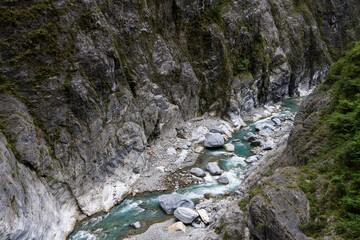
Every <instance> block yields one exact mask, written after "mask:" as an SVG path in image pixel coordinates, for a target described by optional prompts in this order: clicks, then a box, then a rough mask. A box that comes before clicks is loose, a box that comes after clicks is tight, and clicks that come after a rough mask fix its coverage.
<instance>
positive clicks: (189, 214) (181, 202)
mask: <svg viewBox="0 0 360 240" xmlns="http://www.w3.org/2000/svg"><path fill="white" fill-rule="evenodd" d="M158 201H159V203H160V206H161V208H162V209H163V210H164V211H165V212H166V214H174V216H175V217H176V218H177V219H178V220H179V222H176V223H174V224H173V225H171V226H169V227H168V231H169V232H172V231H183V232H185V230H186V226H185V225H184V224H191V225H192V226H193V227H194V228H205V226H206V225H207V224H209V223H210V217H209V215H208V213H207V211H206V210H204V209H194V203H193V202H192V201H191V200H190V199H188V198H186V197H183V196H181V195H179V194H166V195H162V196H160V197H159V198H158Z"/></svg>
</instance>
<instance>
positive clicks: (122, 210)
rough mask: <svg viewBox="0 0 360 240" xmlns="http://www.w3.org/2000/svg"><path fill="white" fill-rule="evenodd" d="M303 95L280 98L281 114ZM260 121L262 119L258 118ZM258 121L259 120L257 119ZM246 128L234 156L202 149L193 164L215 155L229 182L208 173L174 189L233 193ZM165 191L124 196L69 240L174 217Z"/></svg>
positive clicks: (246, 151) (116, 234)
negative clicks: (163, 198) (164, 203)
mask: <svg viewBox="0 0 360 240" xmlns="http://www.w3.org/2000/svg"><path fill="white" fill-rule="evenodd" d="M301 99H303V98H292V99H287V100H285V101H284V102H283V104H282V106H283V111H282V112H280V114H283V115H287V114H290V113H296V112H297V111H298V109H299V105H298V102H299V100H301ZM276 114H279V113H276ZM259 122H261V121H259ZM256 123H258V122H256ZM256 123H249V124H248V125H249V127H250V128H251V130H250V131H252V132H254V131H255V124H256ZM247 132H249V131H244V130H242V129H241V130H239V131H236V132H235V133H234V134H233V136H232V138H230V139H229V140H228V141H227V142H231V140H233V139H240V140H241V141H240V142H232V144H234V145H235V154H236V156H232V157H226V156H224V153H226V152H225V150H223V149H217V150H205V151H204V153H203V154H202V155H201V156H200V157H199V158H198V161H197V163H196V165H197V166H198V167H200V168H202V169H205V165H206V164H207V162H208V159H210V158H211V157H213V156H215V157H216V158H218V159H220V160H219V166H220V168H222V169H223V170H224V173H223V175H224V176H226V177H227V178H228V179H229V182H230V183H229V184H228V185H222V184H219V183H218V182H217V180H216V179H217V178H218V176H211V175H210V174H207V176H206V177H205V183H202V184H199V185H192V186H189V187H186V188H183V189H179V190H177V191H176V192H177V193H178V194H181V195H184V196H186V197H188V198H190V199H191V200H193V201H194V202H196V201H197V200H198V199H201V198H203V197H204V194H205V193H212V194H213V195H216V196H223V195H224V194H225V193H233V192H234V191H235V190H236V189H237V188H238V187H239V185H240V184H241V183H242V182H243V180H244V174H245V172H246V170H247V169H248V168H249V167H250V166H251V164H249V163H246V162H245V161H244V160H245V157H248V156H251V155H253V153H252V152H251V151H250V150H251V146H250V144H249V143H248V142H245V141H243V137H244V135H245V134H246V133H247ZM163 194H164V193H145V194H141V195H138V196H135V197H131V196H129V197H127V198H126V199H125V200H124V201H123V202H122V203H121V204H120V205H118V206H116V207H114V208H113V209H112V210H111V211H110V212H109V213H106V214H98V215H97V216H94V217H92V218H91V219H89V220H86V221H84V222H82V223H80V224H77V225H76V227H75V229H74V231H73V232H72V234H71V235H70V237H69V240H95V239H96V240H100V239H101V240H105V239H106V240H118V239H122V238H124V237H125V236H127V235H129V234H131V235H132V234H138V233H141V232H144V231H145V230H146V229H147V228H148V227H149V226H150V225H151V224H153V223H156V222H162V221H164V220H166V219H169V218H171V217H173V216H172V215H166V214H165V213H164V212H163V211H162V209H161V208H160V205H159V203H158V201H157V198H158V196H160V195H163ZM137 221H139V222H141V224H142V228H141V229H138V230H135V229H133V228H132V227H130V226H129V225H130V224H131V223H134V222H137Z"/></svg>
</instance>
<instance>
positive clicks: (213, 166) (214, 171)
mask: <svg viewBox="0 0 360 240" xmlns="http://www.w3.org/2000/svg"><path fill="white" fill-rule="evenodd" d="M206 170H208V171H209V173H210V174H211V175H221V174H222V172H223V171H222V170H221V169H220V167H219V166H218V165H217V163H216V162H210V163H208V164H207V165H206Z"/></svg>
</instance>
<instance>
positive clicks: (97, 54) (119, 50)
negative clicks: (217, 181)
mask: <svg viewBox="0 0 360 240" xmlns="http://www.w3.org/2000/svg"><path fill="white" fill-rule="evenodd" d="M219 4H220V5H219ZM299 4H302V3H299V1H289V0H280V1H279V0H254V1H247V0H239V1H230V2H227V1H210V0H205V1H199V0H194V1H173V0H164V1H158V0H155V1H153V2H151V3H144V4H142V3H139V2H137V1H128V0H119V1H108V0H98V1H95V0H79V1H65V0H57V1H7V2H6V4H3V5H2V9H1V13H2V16H3V18H2V20H3V22H4V24H2V25H3V28H2V32H1V33H2V34H1V47H0V58H1V63H2V64H1V71H0V120H1V121H0V122H1V124H0V125H1V132H2V133H3V135H4V137H5V140H6V144H5V143H4V147H3V151H2V152H6V153H8V154H7V155H2V156H1V157H2V158H1V162H2V164H4V166H7V167H6V169H7V170H3V172H2V173H4V174H1V175H0V176H1V180H2V182H12V183H14V184H11V185H7V186H6V190H1V191H3V192H1V194H0V195H1V206H10V207H9V209H7V210H4V211H1V213H0V214H1V216H0V219H4V220H3V223H4V225H2V226H4V227H3V229H1V230H0V238H5V239H6V238H11V239H12V238H17V237H18V236H22V238H24V239H32V238H34V239H53V238H58V239H64V238H65V236H66V235H67V234H68V233H69V232H70V231H71V227H72V226H73V225H74V223H75V221H77V220H80V219H82V218H83V217H85V216H86V215H87V216H89V215H91V214H94V213H96V212H99V211H106V210H109V209H110V208H111V207H112V206H114V205H115V204H117V203H119V202H121V200H122V199H123V198H124V196H125V195H126V193H127V192H128V191H129V189H130V186H131V185H132V183H134V182H135V181H136V180H137V178H138V177H139V174H142V173H144V172H145V171H147V168H148V167H149V164H150V163H151V161H155V160H154V159H152V156H153V155H152V154H147V152H149V150H150V149H148V148H150V147H151V146H152V145H153V144H154V143H156V142H157V141H160V139H166V137H169V136H177V135H178V136H179V137H182V138H184V137H186V136H187V133H184V132H182V131H181V130H179V131H178V132H177V131H176V130H175V128H176V127H178V126H179V125H180V124H181V123H183V122H184V121H186V120H189V119H191V118H194V117H196V116H198V115H201V114H203V113H205V112H211V113H212V114H215V115H218V116H220V115H222V116H223V117H224V118H226V119H227V120H229V121H230V122H231V123H232V124H233V125H234V126H237V127H240V126H243V125H245V124H244V123H243V122H242V119H241V117H240V115H241V114H242V115H245V114H246V113H248V112H249V111H251V110H252V109H253V108H254V107H258V106H263V105H264V104H266V103H269V102H278V101H281V100H282V99H284V97H287V96H289V95H291V96H292V95H303V94H305V93H307V92H308V91H309V90H311V89H313V88H314V87H315V86H316V85H317V84H318V83H319V82H320V81H321V79H322V77H323V76H324V74H325V73H326V72H327V69H328V66H329V63H330V62H331V61H332V59H331V58H333V57H336V56H337V55H340V54H341V52H339V51H336V50H334V49H344V47H343V46H346V44H347V43H348V42H350V41H354V40H358V39H359V36H360V30H359V27H358V26H357V25H356V24H354V23H356V21H357V18H358V16H359V15H360V13H359V11H360V10H359V9H360V7H359V1H354V0H334V1H316V2H312V1H307V3H304V4H305V5H306V6H303V5H299ZM309 4H310V5H311V6H307V5H309ZM222 9H223V10H222ZM207 10H209V11H207ZM209 13H210V15H209ZM211 14H213V15H211ZM324 33H325V34H324ZM179 36H180V37H179ZM265 59H266V61H265ZM5 140H3V141H4V142H5ZM149 146H150V147H149ZM170 153H174V152H173V151H172V152H170ZM4 169H5V168H4ZM10 169H11V170H10ZM17 169H18V171H17ZM14 172H15V173H16V174H12V173H14ZM17 172H18V173H19V174H17ZM18 175H21V177H18ZM19 178H20V179H19ZM30 183H31V184H30ZM25 185H26V186H28V187H29V188H26V187H23V186H25ZM30 185H31V187H30ZM24 189H28V191H25V190H24ZM38 193H40V194H42V196H43V197H39V195H38ZM14 196H15V197H14ZM25 199H26V201H25ZM41 199H44V200H43V201H46V202H47V203H46V204H45V203H43V201H42V200H41ZM22 200H23V201H22ZM32 203H36V204H32ZM46 206H48V208H47V207H46ZM51 206H53V207H51ZM54 208H55V209H54ZM19 209H21V210H19ZM50 212H51V213H50ZM16 213H18V214H19V215H21V216H27V217H17V214H16ZM59 219H60V220H59ZM33 225H35V226H38V228H36V230H34V229H35V228H33V227H31V226H33ZM2 226H1V227H2ZM10 226H11V227H10Z"/></svg>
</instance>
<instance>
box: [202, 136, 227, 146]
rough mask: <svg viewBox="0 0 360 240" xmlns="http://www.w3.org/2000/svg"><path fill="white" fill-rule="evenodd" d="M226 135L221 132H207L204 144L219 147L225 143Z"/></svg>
mask: <svg viewBox="0 0 360 240" xmlns="http://www.w3.org/2000/svg"><path fill="white" fill-rule="evenodd" d="M224 143H225V141H224V137H223V136H222V135H221V134H220V133H207V134H206V135H205V142H204V146H205V147H206V148H218V147H222V146H223V145H224Z"/></svg>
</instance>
